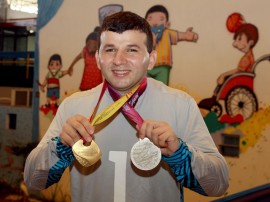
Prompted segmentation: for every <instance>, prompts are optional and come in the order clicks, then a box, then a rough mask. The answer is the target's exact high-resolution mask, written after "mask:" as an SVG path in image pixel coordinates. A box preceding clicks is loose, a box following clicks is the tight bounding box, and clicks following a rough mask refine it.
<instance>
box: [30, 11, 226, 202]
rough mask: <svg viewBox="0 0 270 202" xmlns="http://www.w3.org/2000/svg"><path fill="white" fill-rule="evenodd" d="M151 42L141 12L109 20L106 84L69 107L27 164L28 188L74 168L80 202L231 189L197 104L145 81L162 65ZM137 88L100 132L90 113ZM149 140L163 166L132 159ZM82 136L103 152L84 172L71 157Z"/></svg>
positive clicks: (74, 191)
mask: <svg viewBox="0 0 270 202" xmlns="http://www.w3.org/2000/svg"><path fill="white" fill-rule="evenodd" d="M152 37H153V36H152V33H151V29H150V26H149V24H148V23H147V22H146V21H145V20H144V19H143V18H141V17H139V16H138V15H136V14H134V13H131V12H119V13H116V14H113V15H111V16H109V17H106V18H105V20H104V22H103V25H102V26H101V31H100V37H99V40H100V42H99V49H98V51H97V53H96V60H97V64H98V67H99V68H100V69H101V71H102V74H103V76H104V79H105V81H104V84H103V85H99V86H98V87H96V88H94V89H92V90H90V91H84V92H79V93H76V94H74V95H73V96H71V97H69V98H67V99H66V100H65V101H63V102H62V104H61V105H60V107H59V109H58V111H57V114H56V116H55V118H54V120H53V122H52V123H51V125H50V127H49V129H48V131H47V132H46V134H45V136H44V138H43V139H42V140H41V142H40V143H39V145H38V146H37V148H36V149H34V150H33V151H32V152H31V153H30V155H29V156H28V158H27V161H26V166H25V182H26V184H27V185H28V186H29V187H31V188H36V189H44V188H46V187H48V186H50V185H51V184H53V183H55V182H57V181H58V180H59V179H60V177H61V174H62V173H63V172H64V169H65V168H66V167H68V166H69V167H70V176H71V198H72V201H74V202H75V201H76V202H77V201H80V202H83V201H95V202H96V201H115V202H119V201H127V202H130V201H134V202H137V201H141V202H149V201H160V202H163V201H179V200H181V201H182V200H183V194H182V191H183V186H185V187H188V188H190V189H192V190H194V191H196V192H198V193H200V194H204V195H209V196H218V195H221V194H223V193H224V192H225V191H226V189H227V187H228V169H227V165H226V162H225V160H224V158H223V157H222V156H221V155H220V153H219V152H218V150H217V148H216V147H215V144H214V142H213V141H212V139H211V136H210V134H209V132H208V130H207V128H206V126H205V124H204V121H203V119H202V117H201V115H200V112H199V110H198V108H197V104H196V102H195V101H194V100H193V99H192V98H191V97H190V96H189V95H187V94H185V93H184V92H181V91H178V90H176V89H172V88H169V87H167V86H166V85H164V84H162V83H161V82H159V81H155V80H154V79H151V78H148V79H146V75H147V70H150V69H151V68H153V66H154V64H155V60H156V51H154V50H153V38H152ZM138 85H139V87H138ZM135 87H138V90H137V91H136V93H135V94H133V96H131V99H130V100H129V101H128V102H127V103H126V104H125V105H124V106H123V107H122V108H121V110H119V111H118V112H116V113H115V114H113V115H112V116H111V117H110V118H109V119H107V120H106V121H105V122H103V123H101V124H99V125H97V126H93V124H90V123H89V119H88V117H89V116H90V114H91V113H92V115H91V118H90V120H91V121H92V119H93V117H95V116H96V115H97V114H99V113H100V111H102V110H103V109H104V108H106V107H107V106H108V105H110V104H111V103H113V102H114V100H117V99H118V97H121V96H122V95H124V97H125V95H126V94H127V93H128V94H129V95H130V91H131V90H133V89H134V88H135ZM95 109H96V110H95ZM131 112H134V113H133V115H134V114H135V115H134V116H131V115H130V113H131ZM142 117H143V118H144V121H143V120H142ZM91 123H92V122H91ZM146 137H147V138H149V139H150V141H152V142H153V143H154V144H155V145H156V146H157V147H158V148H160V150H161V153H162V160H161V162H160V164H159V165H158V166H157V167H156V168H154V169H152V170H148V171H145V170H140V169H138V168H136V167H135V166H134V165H133V164H132V163H131V160H130V150H131V148H132V146H133V145H134V144H135V143H136V142H138V141H139V139H138V138H140V139H144V138H146ZM81 138H83V139H85V140H86V141H87V142H91V141H92V140H93V138H94V141H95V142H96V143H97V145H98V146H99V148H100V150H101V152H102V156H101V159H100V160H99V161H98V162H97V163H95V164H94V165H92V166H90V167H82V166H81V165H80V164H79V163H78V162H77V161H76V160H74V156H73V154H72V150H71V147H72V146H73V145H74V144H75V143H76V142H77V141H78V140H80V139H81ZM91 144H92V143H91ZM146 149H147V148H146Z"/></svg>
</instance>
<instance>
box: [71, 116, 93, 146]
mask: <svg viewBox="0 0 270 202" xmlns="http://www.w3.org/2000/svg"><path fill="white" fill-rule="evenodd" d="M67 123H68V125H70V126H71V127H72V128H73V130H72V134H71V135H73V136H74V135H75V132H76V133H78V134H79V136H82V137H83V138H84V139H85V140H86V141H87V142H91V141H92V137H91V134H92V133H93V127H91V126H90V124H89V122H88V119H87V118H85V117H83V116H80V115H77V116H76V117H74V118H72V119H69V120H68V121H67Z"/></svg>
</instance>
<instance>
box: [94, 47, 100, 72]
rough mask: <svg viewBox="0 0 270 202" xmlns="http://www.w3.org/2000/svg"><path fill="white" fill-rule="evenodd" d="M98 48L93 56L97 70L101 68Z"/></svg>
mask: <svg viewBox="0 0 270 202" xmlns="http://www.w3.org/2000/svg"><path fill="white" fill-rule="evenodd" d="M98 53H99V52H98V50H97V51H96V53H95V58H96V62H97V67H98V69H99V70H101V69H100V60H99V55H98Z"/></svg>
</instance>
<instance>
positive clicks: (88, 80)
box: [69, 27, 103, 91]
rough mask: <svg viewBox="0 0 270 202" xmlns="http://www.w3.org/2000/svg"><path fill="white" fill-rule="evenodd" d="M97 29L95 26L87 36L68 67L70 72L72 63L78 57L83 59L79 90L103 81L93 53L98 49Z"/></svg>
mask: <svg viewBox="0 0 270 202" xmlns="http://www.w3.org/2000/svg"><path fill="white" fill-rule="evenodd" d="M98 31H99V27H96V28H95V29H94V31H93V32H91V33H90V34H89V35H88V36H87V38H86V40H85V47H84V48H83V49H82V51H81V52H80V53H79V54H78V55H77V56H76V57H75V58H74V60H73V61H72V63H71V65H70V67H69V71H70V72H71V73H72V72H73V67H74V65H75V64H76V63H77V62H78V61H79V60H80V59H82V58H83V59H84V70H83V76H82V80H81V84H80V90H81V91H84V90H89V89H92V88H94V87H96V86H97V85H99V84H100V83H102V81H103V79H102V74H101V71H100V70H99V69H98V67H97V63H96V58H95V53H96V50H97V49H98Z"/></svg>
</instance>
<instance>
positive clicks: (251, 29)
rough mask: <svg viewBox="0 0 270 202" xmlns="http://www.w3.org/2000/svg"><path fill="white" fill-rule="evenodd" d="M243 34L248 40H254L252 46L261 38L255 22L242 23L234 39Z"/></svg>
mask: <svg viewBox="0 0 270 202" xmlns="http://www.w3.org/2000/svg"><path fill="white" fill-rule="evenodd" d="M241 34H245V35H246V36H247V40H248V41H250V40H253V42H254V43H253V45H252V46H251V48H253V47H254V46H255V45H256V44H257V42H258V40H259V32H258V29H257V27H256V26H255V25H253V24H250V23H244V24H242V25H240V27H238V28H237V30H236V31H235V34H234V37H233V39H234V40H235V39H236V38H237V36H238V35H241Z"/></svg>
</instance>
